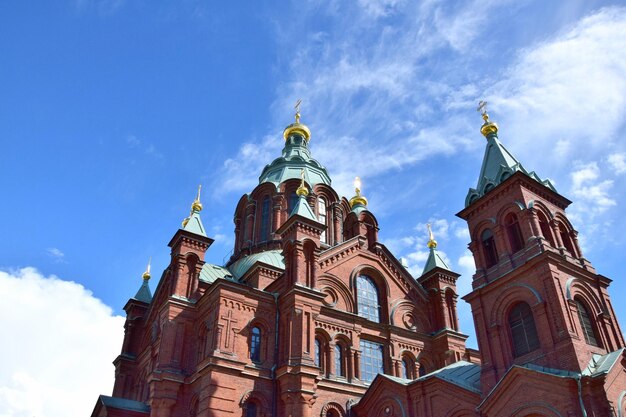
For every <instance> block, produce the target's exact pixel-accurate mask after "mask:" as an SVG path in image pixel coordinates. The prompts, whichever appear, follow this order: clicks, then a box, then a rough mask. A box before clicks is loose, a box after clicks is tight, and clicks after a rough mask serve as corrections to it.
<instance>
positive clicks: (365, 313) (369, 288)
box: [356, 275, 380, 322]
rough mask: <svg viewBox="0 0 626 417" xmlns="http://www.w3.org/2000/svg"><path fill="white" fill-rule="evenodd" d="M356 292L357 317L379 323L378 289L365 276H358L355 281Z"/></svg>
mask: <svg viewBox="0 0 626 417" xmlns="http://www.w3.org/2000/svg"><path fill="white" fill-rule="evenodd" d="M356 290H357V306H358V310H359V316H361V317H365V318H366V319H368V320H371V321H375V322H380V305H379V301H378V288H376V284H374V281H372V279H371V278H370V277H368V276H367V275H359V276H358V277H357V279H356Z"/></svg>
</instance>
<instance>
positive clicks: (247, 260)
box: [228, 250, 285, 279]
mask: <svg viewBox="0 0 626 417" xmlns="http://www.w3.org/2000/svg"><path fill="white" fill-rule="evenodd" d="M281 253H282V251H281V250H268V251H265V252H259V253H253V254H252V255H249V256H244V257H243V258H241V259H238V260H237V261H236V262H235V263H233V264H232V265H231V266H230V267H228V270H229V271H230V272H231V273H232V275H233V276H234V277H235V278H236V279H240V278H241V277H242V276H244V275H245V274H246V272H248V271H249V270H250V268H252V266H253V265H254V264H255V263H257V262H261V263H264V264H267V265H270V266H273V267H276V268H278V269H283V270H284V269H285V260H284V258H283V255H282V254H281Z"/></svg>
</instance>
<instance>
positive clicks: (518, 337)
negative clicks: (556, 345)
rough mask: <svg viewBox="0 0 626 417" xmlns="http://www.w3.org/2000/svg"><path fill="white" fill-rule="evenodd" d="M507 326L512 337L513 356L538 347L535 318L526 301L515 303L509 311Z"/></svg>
mask: <svg viewBox="0 0 626 417" xmlns="http://www.w3.org/2000/svg"><path fill="white" fill-rule="evenodd" d="M509 327H510V329H511V337H512V338H513V354H514V356H515V357H518V356H522V355H525V354H526V353H528V352H532V351H533V350H535V349H537V348H539V338H538V337H537V328H536V327H535V319H534V318H533V312H532V311H531V310H530V306H529V305H528V304H526V303H519V304H517V305H516V306H515V307H514V308H513V310H511V313H509Z"/></svg>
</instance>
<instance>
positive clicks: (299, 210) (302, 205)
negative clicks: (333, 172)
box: [289, 169, 319, 222]
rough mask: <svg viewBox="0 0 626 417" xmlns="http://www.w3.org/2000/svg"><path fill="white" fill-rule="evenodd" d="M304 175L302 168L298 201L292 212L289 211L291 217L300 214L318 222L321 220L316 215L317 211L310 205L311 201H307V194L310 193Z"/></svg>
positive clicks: (297, 192)
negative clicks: (314, 211)
mask: <svg viewBox="0 0 626 417" xmlns="http://www.w3.org/2000/svg"><path fill="white" fill-rule="evenodd" d="M304 175H305V173H304V169H302V170H301V171H300V178H301V182H300V186H299V187H298V189H297V190H296V194H297V195H298V201H297V202H296V204H295V206H294V207H293V209H292V210H291V213H289V217H291V216H295V215H299V216H302V217H304V218H305V219H309V220H313V221H316V222H317V221H319V220H318V219H317V217H316V216H315V213H313V210H311V206H309V203H307V201H306V196H307V195H309V190H308V189H307V188H306V184H305V183H304Z"/></svg>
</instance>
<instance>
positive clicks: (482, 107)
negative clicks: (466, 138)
mask: <svg viewBox="0 0 626 417" xmlns="http://www.w3.org/2000/svg"><path fill="white" fill-rule="evenodd" d="M476 111H478V112H480V114H481V115H482V118H483V121H484V123H483V125H482V126H481V127H480V133H482V134H483V136H485V137H488V136H489V135H492V134H497V133H498V125H497V124H496V123H494V122H491V121H489V114H487V102H486V101H483V100H480V101H479V102H478V108H477V109H476Z"/></svg>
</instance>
